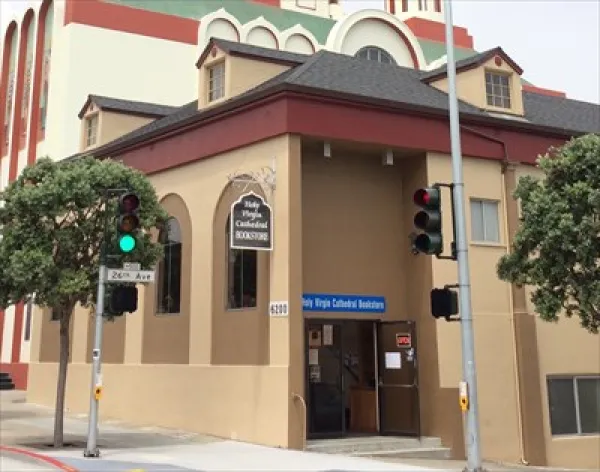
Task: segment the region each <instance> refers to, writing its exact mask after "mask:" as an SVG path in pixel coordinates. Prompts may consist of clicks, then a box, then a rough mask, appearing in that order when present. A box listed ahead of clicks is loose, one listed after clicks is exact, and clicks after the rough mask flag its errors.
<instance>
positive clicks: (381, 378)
mask: <svg viewBox="0 0 600 472" xmlns="http://www.w3.org/2000/svg"><path fill="white" fill-rule="evenodd" d="M378 383H379V386H380V387H382V386H383V377H379V382H378Z"/></svg>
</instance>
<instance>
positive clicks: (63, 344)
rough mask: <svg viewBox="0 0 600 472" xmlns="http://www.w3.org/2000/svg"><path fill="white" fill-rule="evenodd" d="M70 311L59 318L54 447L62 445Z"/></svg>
mask: <svg viewBox="0 0 600 472" xmlns="http://www.w3.org/2000/svg"><path fill="white" fill-rule="evenodd" d="M70 324H71V311H65V312H63V313H61V316H60V357H59V360H58V382H57V385H56V410H55V411H54V447H56V448H58V447H62V446H63V445H64V434H63V419H64V414H65V391H66V386H67V368H68V366H69V325H70Z"/></svg>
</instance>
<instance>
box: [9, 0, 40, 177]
mask: <svg viewBox="0 0 600 472" xmlns="http://www.w3.org/2000/svg"><path fill="white" fill-rule="evenodd" d="M33 15H34V14H33V10H32V9H29V10H27V13H25V18H24V20H23V24H22V25H21V38H20V40H19V53H18V55H17V57H18V61H19V62H18V63H17V81H16V82H17V86H16V91H15V107H14V111H13V125H12V127H13V129H12V141H11V146H10V164H9V169H8V181H9V182H12V181H13V180H15V179H16V178H17V172H18V169H19V141H20V136H21V125H22V122H21V119H20V117H21V107H22V103H23V82H24V79H25V60H26V57H25V55H26V49H27V30H28V28H29V26H30V25H31V23H32V21H33Z"/></svg>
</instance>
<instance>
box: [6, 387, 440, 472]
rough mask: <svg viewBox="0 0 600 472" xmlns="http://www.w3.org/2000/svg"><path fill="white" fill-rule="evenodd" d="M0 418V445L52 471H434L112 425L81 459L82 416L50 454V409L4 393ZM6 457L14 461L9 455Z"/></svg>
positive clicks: (70, 422)
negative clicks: (97, 453) (43, 460)
mask: <svg viewBox="0 0 600 472" xmlns="http://www.w3.org/2000/svg"><path fill="white" fill-rule="evenodd" d="M0 412H1V415H0V441H1V443H2V445H3V446H14V447H16V448H22V449H23V450H24V451H34V452H35V453H37V454H40V455H43V456H45V457H48V458H52V459H54V460H55V463H62V464H64V467H62V468H61V467H59V466H57V467H56V468H55V470H75V471H81V472H126V471H132V470H143V471H144V472H158V471H159V470H160V471H161V472H167V471H168V472H175V471H179V472H182V471H190V470H194V471H207V472H208V471H231V470H236V471H237V470H239V471H306V472H309V471H314V472H327V471H336V472H342V471H364V472H368V471H373V472H376V471H381V472H384V471H390V472H392V471H398V472H399V471H427V470H429V471H431V470H435V469H432V468H428V467H418V466H415V465H405V464H402V463H386V462H382V461H379V460H375V459H366V458H358V457H346V456H338V455H329V454H319V453H310V452H303V451H294V450H287V449H278V448H269V447H263V446H257V445H253V444H247V443H241V442H236V441H226V440H220V439H217V438H212V437H208V436H203V435H199V434H194V433H189V432H184V431H176V430H169V429H164V428H154V427H143V428H140V427H135V426H133V425H127V424H125V423H122V422H114V421H113V422H104V423H102V424H101V425H100V435H99V436H100V437H99V441H98V443H99V447H100V450H101V457H100V458H96V459H94V458H87V459H86V458H84V457H83V449H84V448H85V440H86V434H87V418H86V416H85V415H69V414H68V413H67V414H66V415H65V422H64V428H65V442H66V443H71V444H72V445H73V446H72V447H65V448H63V449H62V450H54V449H53V448H51V447H49V444H50V443H51V442H52V431H53V426H54V419H53V411H52V410H51V409H50V408H46V407H42V406H37V405H31V404H27V403H25V394H24V393H23V392H15V391H9V392H2V393H0ZM2 455H3V456H4V455H5V454H2ZM9 457H10V458H11V459H14V454H12V455H11V456H9ZM4 470H7V469H4ZM15 470H19V469H15ZM20 470H27V469H20ZM42 470H44V469H42ZM49 470H52V469H49ZM438 470H439V469H438Z"/></svg>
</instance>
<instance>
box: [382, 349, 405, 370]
mask: <svg viewBox="0 0 600 472" xmlns="http://www.w3.org/2000/svg"><path fill="white" fill-rule="evenodd" d="M385 368H386V369H402V356H401V354H400V353H399V352H386V353H385Z"/></svg>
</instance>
